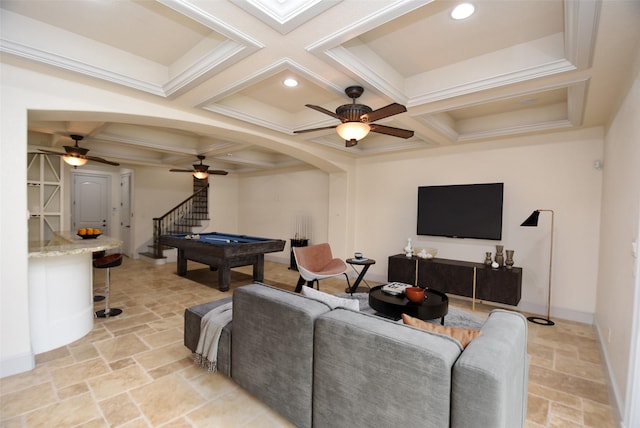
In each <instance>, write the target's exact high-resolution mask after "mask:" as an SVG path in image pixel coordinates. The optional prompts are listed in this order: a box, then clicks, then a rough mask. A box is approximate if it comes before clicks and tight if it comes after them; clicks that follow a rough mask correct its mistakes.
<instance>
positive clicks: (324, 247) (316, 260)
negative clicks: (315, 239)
mask: <svg viewBox="0 0 640 428" xmlns="http://www.w3.org/2000/svg"><path fill="white" fill-rule="evenodd" d="M293 255H294V257H295V258H296V264H297V265H298V272H300V278H298V284H296V293H299V292H301V291H302V286H303V285H304V283H305V281H306V283H307V285H308V286H309V287H311V288H313V284H314V283H315V284H316V287H317V288H318V290H319V289H320V280H321V279H325V278H331V277H334V276H339V275H344V277H345V278H346V279H347V286H348V287H349V277H348V276H347V264H346V263H345V262H344V260H342V259H338V258H334V257H333V255H332V254H331V247H330V246H329V244H327V243H323V244H315V245H309V246H306V247H293Z"/></svg>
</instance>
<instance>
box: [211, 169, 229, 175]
mask: <svg viewBox="0 0 640 428" xmlns="http://www.w3.org/2000/svg"><path fill="white" fill-rule="evenodd" d="M207 174H211V175H227V174H229V173H228V172H227V171H223V170H221V169H210V170H209V171H207Z"/></svg>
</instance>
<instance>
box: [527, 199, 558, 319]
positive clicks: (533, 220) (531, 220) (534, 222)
mask: <svg viewBox="0 0 640 428" xmlns="http://www.w3.org/2000/svg"><path fill="white" fill-rule="evenodd" d="M543 211H544V212H550V213H551V244H550V249H549V288H548V290H547V318H541V317H527V319H528V320H529V321H531V322H532V323H534V324H540V325H555V323H554V322H553V321H551V262H552V261H553V210H535V211H534V212H532V213H531V215H530V216H529V217H527V219H526V220H525V221H523V222H522V224H521V225H520V226H535V227H537V226H538V217H540V213H541V212H543Z"/></svg>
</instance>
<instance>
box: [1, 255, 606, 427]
mask: <svg viewBox="0 0 640 428" xmlns="http://www.w3.org/2000/svg"><path fill="white" fill-rule="evenodd" d="M189 269H191V271H190V272H189V273H188V275H187V278H181V277H179V276H177V275H176V274H175V263H169V264H167V265H164V266H154V265H151V264H148V263H146V262H144V261H140V260H131V259H125V261H124V263H123V264H122V266H120V267H118V268H114V269H112V273H111V284H112V292H111V302H112V304H111V306H112V307H117V308H121V309H123V310H124V313H123V314H122V315H120V316H118V317H114V318H110V319H96V320H95V324H94V328H93V330H92V331H91V332H90V333H89V334H88V335H87V336H85V337H84V338H82V339H80V340H78V341H76V342H73V343H71V344H69V345H67V346H64V347H61V348H58V349H54V350H52V351H49V352H45V353H42V354H39V355H37V356H36V368H35V369H34V370H32V371H30V372H27V373H21V374H18V375H14V376H10V377H6V378H4V379H0V427H3V428H4V427H6V428H12V427H39V426H47V427H131V428H133V427H159V426H161V427H289V426H291V425H290V424H289V423H288V422H287V421H285V420H284V419H283V418H282V417H280V416H279V415H278V414H276V413H274V412H273V411H271V410H270V409H269V408H268V407H266V406H265V405H263V404H262V403H260V402H259V401H257V400H256V399H254V398H253V397H251V396H250V395H249V394H248V393H246V392H244V391H243V390H242V389H241V388H239V387H238V386H236V385H235V384H234V383H233V382H232V381H231V380H229V379H228V378H226V377H225V376H223V375H220V374H217V373H213V374H212V373H207V372H205V371H203V370H202V369H200V368H199V367H198V366H196V365H195V364H194V363H193V361H192V359H191V354H190V352H189V350H187V348H185V347H184V346H183V344H182V333H183V331H182V329H183V312H184V309H185V308H186V307H189V306H193V305H196V304H200V303H204V302H207V301H211V300H215V299H219V298H222V297H225V296H228V295H230V294H231V292H232V291H231V292H224V293H223V292H220V291H218V290H217V289H216V282H217V275H216V274H215V273H210V272H209V271H208V269H207V268H206V267H204V266H203V265H199V264H196V263H191V262H190V263H189ZM250 273H251V268H250V267H245V268H240V269H235V270H234V272H233V273H232V287H231V290H233V289H234V288H236V287H238V286H241V285H244V284H248V283H250V282H251V277H250ZM296 280H297V272H295V271H291V270H289V269H288V268H287V266H286V265H283V264H279V263H273V262H266V263H265V281H264V282H266V283H270V284H273V285H278V286H282V287H283V288H287V289H289V290H293V289H294V287H295V283H296ZM370 283H371V282H370ZM371 285H373V284H371ZM94 286H95V289H96V292H97V294H99V292H100V290H102V288H103V286H104V279H103V275H102V272H100V271H97V272H96V275H95V278H94ZM344 288H345V281H344V279H341V278H336V279H328V280H324V281H322V282H321V290H323V291H326V292H330V293H333V294H339V293H343V292H344ZM450 304H451V305H455V306H456V307H459V308H461V309H464V310H468V311H471V305H470V303H469V302H468V301H465V300H461V299H453V298H452V299H451V300H450ZM103 305H104V303H100V302H99V303H96V309H103V307H104V306H103ZM475 309H476V310H475V312H474V313H475V315H477V316H479V317H486V314H487V313H488V312H489V311H490V310H491V307H489V306H485V305H482V304H477V305H476V308H475ZM555 321H556V326H554V327H543V326H537V325H534V324H529V338H528V349H529V356H530V369H529V398H528V409H527V422H526V427H527V428H539V427H549V428H551V427H563V428H565V427H566V428H570V427H598V428H606V427H614V426H615V422H614V418H613V416H612V412H611V407H610V405H609V398H608V395H607V384H606V379H605V375H604V370H603V363H602V359H601V354H600V349H599V346H598V343H597V340H596V335H595V329H594V328H593V327H592V326H589V325H585V324H580V323H575V322H569V321H562V320H555Z"/></svg>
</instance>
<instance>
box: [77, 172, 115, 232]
mask: <svg viewBox="0 0 640 428" xmlns="http://www.w3.org/2000/svg"><path fill="white" fill-rule="evenodd" d="M110 183H111V176H109V175H101V174H84V173H79V174H73V200H72V201H71V204H72V208H73V209H72V211H73V219H72V222H71V226H72V229H73V230H72V231H75V230H78V229H79V228H81V227H93V228H97V229H100V230H102V233H103V234H105V235H110V234H111V233H110V232H111V230H110V224H109V223H110V221H109V220H110V217H109V205H110V204H109V201H110V199H111V197H110V195H111V190H110Z"/></svg>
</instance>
